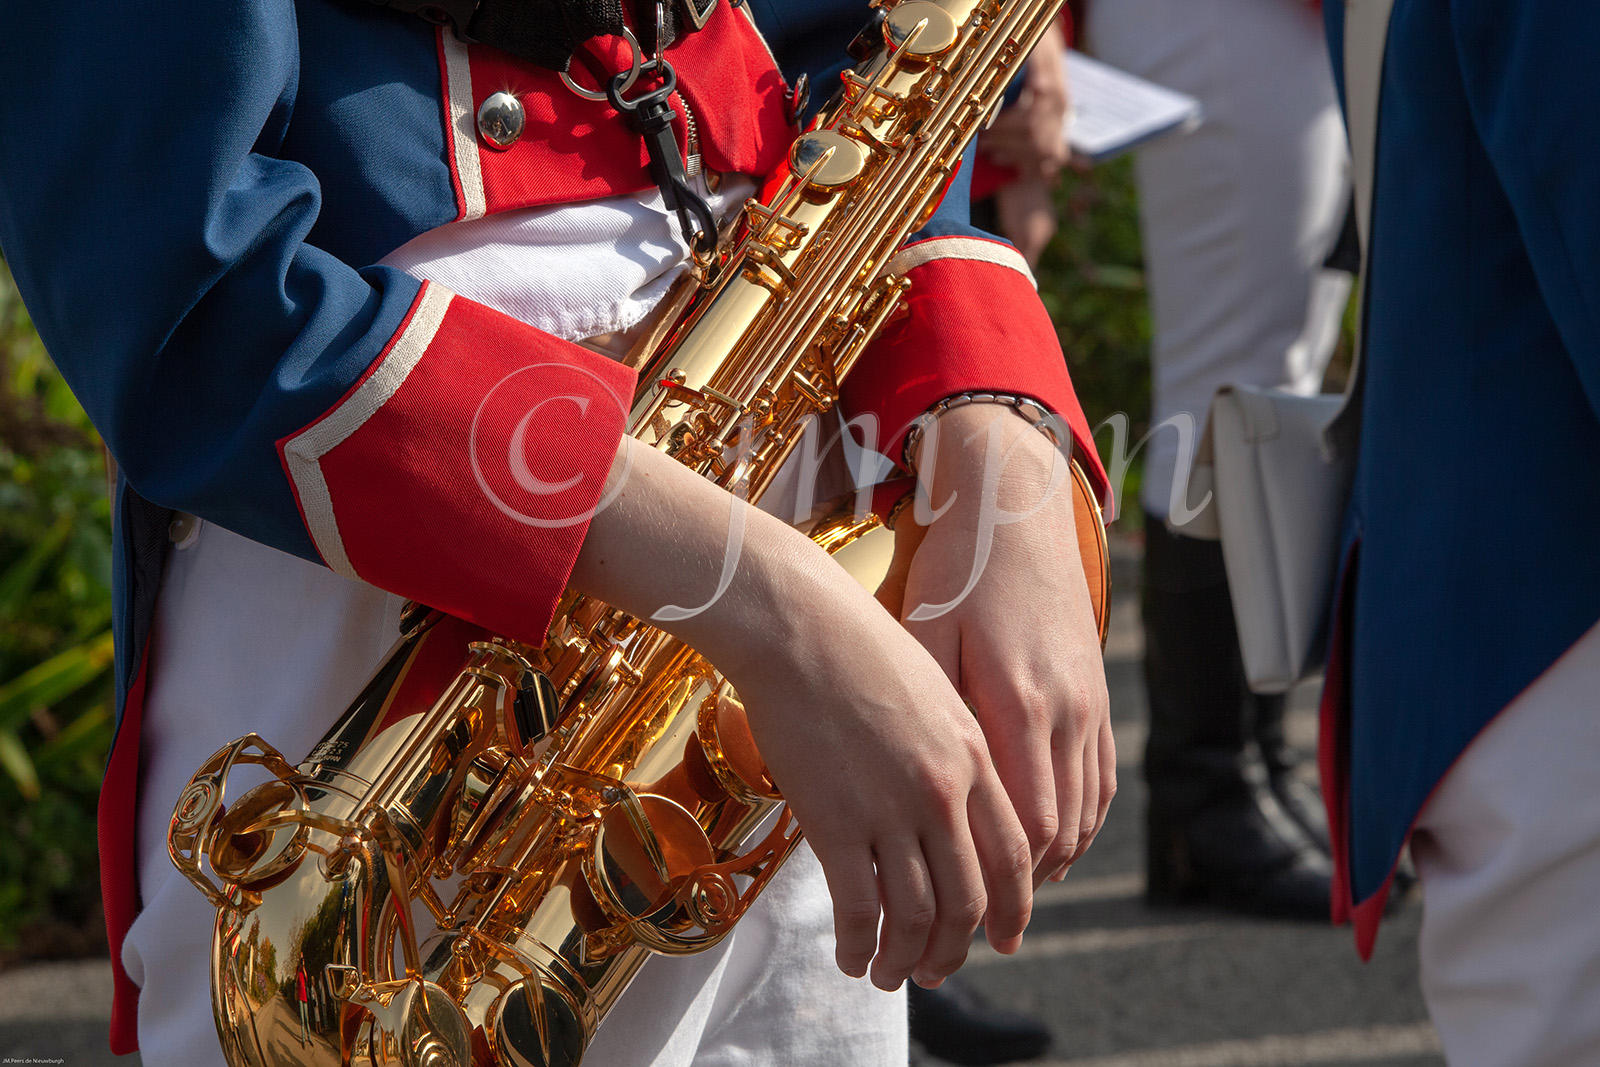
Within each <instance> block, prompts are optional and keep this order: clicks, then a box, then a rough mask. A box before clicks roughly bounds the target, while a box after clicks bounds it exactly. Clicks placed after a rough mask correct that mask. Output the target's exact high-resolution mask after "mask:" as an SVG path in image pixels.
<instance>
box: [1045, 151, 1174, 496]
mask: <svg viewBox="0 0 1600 1067" xmlns="http://www.w3.org/2000/svg"><path fill="white" fill-rule="evenodd" d="M1056 204H1057V208H1058V211H1057V217H1058V218H1059V220H1060V230H1059V231H1057V233H1056V237H1055V240H1053V241H1052V242H1051V243H1050V247H1049V248H1047V249H1046V250H1045V253H1044V256H1043V257H1042V258H1041V260H1040V262H1039V270H1038V277H1039V295H1040V296H1041V297H1042V298H1043V300H1044V305H1045V308H1046V309H1047V310H1048V311H1049V312H1050V317H1051V319H1052V320H1053V321H1054V322H1055V324H1056V333H1057V334H1058V335H1059V336H1060V338H1061V347H1062V349H1063V350H1064V351H1065V352H1066V354H1067V366H1068V367H1069V368H1070V369H1071V371H1072V383H1073V386H1074V387H1075V388H1076V390H1077V393H1078V400H1079V401H1080V402H1081V403H1082V404H1083V410H1084V413H1085V414H1086V415H1088V417H1089V426H1090V428H1091V429H1096V430H1097V433H1096V440H1097V441H1098V442H1099V445H1100V451H1101V454H1102V456H1107V452H1108V449H1109V448H1110V442H1111V432H1110V430H1109V429H1107V430H1105V431H1103V432H1101V431H1099V430H1098V427H1099V426H1100V425H1101V424H1102V422H1103V421H1104V420H1106V419H1107V418H1110V417H1112V416H1115V415H1116V414H1117V413H1119V412H1120V413H1123V414H1124V415H1125V417H1126V418H1127V420H1128V427H1129V430H1130V436H1129V440H1131V441H1137V440H1139V438H1140V437H1142V436H1143V435H1144V433H1145V431H1146V430H1148V429H1149V426H1150V316H1149V312H1148V311H1147V308H1146V295H1147V294H1146V292H1145V279H1144V251H1143V248H1142V246H1141V244H1140V240H1139V216H1138V208H1137V203H1136V193H1135V189H1134V181H1133V161H1132V158H1131V157H1124V158H1122V159H1119V160H1115V161H1113V162H1111V163H1109V164H1106V165H1105V166H1102V167H1098V168H1096V169H1095V170H1093V171H1090V172H1089V173H1087V174H1078V173H1075V172H1068V173H1067V174H1066V175H1065V176H1064V178H1063V180H1062V182H1061V185H1060V187H1059V189H1058V190H1057V193H1056ZM1138 474H1139V468H1138V466H1137V465H1135V467H1134V468H1133V469H1132V470H1131V471H1130V472H1129V475H1128V479H1127V483H1128V484H1126V485H1124V486H1123V487H1122V498H1123V500H1124V501H1125V502H1126V505H1127V511H1126V513H1125V515H1124V516H1123V517H1122V519H1123V524H1124V525H1129V524H1132V525H1137V524H1138V521H1139V520H1138V517H1137V510H1138V506H1137V501H1138V498H1139V492H1138V485H1137V482H1138Z"/></svg>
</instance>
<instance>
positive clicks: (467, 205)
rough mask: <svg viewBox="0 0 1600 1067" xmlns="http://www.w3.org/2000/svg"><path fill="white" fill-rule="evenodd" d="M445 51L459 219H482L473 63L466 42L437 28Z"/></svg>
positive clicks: (485, 202)
mask: <svg viewBox="0 0 1600 1067" xmlns="http://www.w3.org/2000/svg"><path fill="white" fill-rule="evenodd" d="M439 39H440V41H441V42H442V47H443V48H444V82H445V86H446V89H447V92H446V94H445V95H446V99H445V109H446V117H447V118H448V120H449V123H450V151H451V156H452V158H453V159H454V160H455V171H456V179H457V180H458V181H460V182H461V218H460V219H458V220H457V221H459V222H466V221H467V220H469V219H481V218H483V216H484V215H486V214H488V211H489V201H488V197H487V196H486V195H485V193H484V191H483V164H482V162H481V161H480V160H479V159H478V116H477V112H476V111H475V110H474V108H473V106H472V62H471V60H470V59H469V58H468V56H467V45H466V42H464V41H461V40H459V39H458V38H457V37H456V35H455V34H453V33H451V32H450V30H449V29H447V28H444V27H441V28H440V29H439Z"/></svg>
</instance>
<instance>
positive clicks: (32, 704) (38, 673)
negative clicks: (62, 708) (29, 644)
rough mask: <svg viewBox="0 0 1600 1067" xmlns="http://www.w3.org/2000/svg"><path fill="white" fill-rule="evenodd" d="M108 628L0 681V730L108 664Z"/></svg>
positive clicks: (90, 679)
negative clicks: (6, 680)
mask: <svg viewBox="0 0 1600 1067" xmlns="http://www.w3.org/2000/svg"><path fill="white" fill-rule="evenodd" d="M111 660H112V648H111V631H110V630H107V631H106V632H105V633H103V634H101V635H100V636H98V637H94V638H90V639H89V640H88V641H85V642H84V643H83V644H81V645H75V646H74V647H72V648H69V649H67V650H66V651H65V652H61V653H58V654H57V655H55V656H52V657H51V658H49V659H47V660H45V661H44V662H43V663H41V664H39V665H38V666H37V667H34V668H32V669H31V670H27V671H24V672H23V673H21V674H19V675H18V676H17V677H15V678H13V679H12V680H11V681H9V682H7V683H6V684H5V685H0V730H7V731H9V730H15V729H16V728H17V726H18V725H19V724H20V723H21V722H22V721H23V720H24V719H25V718H27V716H28V713H29V712H30V711H32V710H33V709H34V708H39V707H49V706H50V705H52V704H54V703H55V702H56V701H58V700H60V699H61V698H63V697H66V696H70V695H71V694H73V693H75V692H77V691H78V690H79V689H82V688H83V687H84V686H86V685H88V684H89V683H91V682H93V681H94V680H95V679H96V678H98V677H100V675H101V674H102V673H103V672H104V671H105V670H106V668H107V667H109V666H110V665H111Z"/></svg>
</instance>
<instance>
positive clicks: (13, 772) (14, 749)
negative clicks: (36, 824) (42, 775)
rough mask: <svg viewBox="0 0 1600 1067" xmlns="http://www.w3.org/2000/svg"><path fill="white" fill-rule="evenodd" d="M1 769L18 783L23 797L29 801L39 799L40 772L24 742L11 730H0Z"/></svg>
mask: <svg viewBox="0 0 1600 1067" xmlns="http://www.w3.org/2000/svg"><path fill="white" fill-rule="evenodd" d="M0 767H4V768H5V771H6V773H7V774H9V775H10V776H11V777H12V778H13V779H14V780H15V781H16V783H17V788H18V789H20V790H22V795H23V796H25V797H27V798H28V799H29V800H37V799H38V797H39V772H38V771H36V770H34V767H33V761H32V760H31V759H29V758H28V750H27V749H25V748H23V747H22V741H21V740H20V739H19V738H18V737H17V735H16V734H14V733H12V732H11V731H10V730H0Z"/></svg>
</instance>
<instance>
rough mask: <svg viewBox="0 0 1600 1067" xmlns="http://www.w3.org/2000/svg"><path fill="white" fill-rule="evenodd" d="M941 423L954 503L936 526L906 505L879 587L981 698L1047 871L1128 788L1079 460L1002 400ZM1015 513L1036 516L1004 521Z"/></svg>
mask: <svg viewBox="0 0 1600 1067" xmlns="http://www.w3.org/2000/svg"><path fill="white" fill-rule="evenodd" d="M930 436H931V437H932V438H933V439H932V440H926V439H925V441H924V446H925V447H923V448H922V449H921V452H922V456H921V457H920V459H919V460H918V465H919V469H920V470H921V471H923V473H924V474H925V475H928V474H931V481H932V492H931V502H932V504H933V506H934V507H935V508H944V507H945V506H946V505H947V504H948V509H947V510H944V511H943V512H942V514H940V515H939V517H938V518H937V519H934V520H933V521H932V522H931V524H929V525H927V526H926V527H924V526H921V525H919V523H918V522H917V514H916V510H917V509H915V508H910V507H908V508H906V509H904V510H903V511H902V512H901V518H900V521H899V523H898V524H897V526H896V551H895V555H896V560H895V564H894V566H893V568H892V569H891V572H890V577H889V580H887V581H886V582H885V585H884V588H883V589H881V590H880V591H879V599H880V601H882V602H883V603H884V604H885V606H886V607H888V608H889V609H890V610H891V611H893V612H894V613H896V614H897V615H899V616H900V617H901V618H902V619H904V620H905V625H906V627H907V629H909V630H910V632H911V633H913V634H914V635H915V636H916V637H917V638H918V640H920V641H921V642H922V644H923V645H924V646H925V647H927V649H928V650H929V651H930V652H932V653H933V655H934V658H936V659H937V660H938V661H939V663H940V665H941V666H942V667H943V668H944V670H945V673H946V674H947V675H948V676H949V677H950V679H951V680H952V681H953V682H954V683H955V685H956V688H957V689H958V690H959V691H960V692H961V694H962V695H963V696H964V697H965V698H966V699H967V700H968V701H970V702H971V704H972V706H973V708H974V710H975V712H976V714H977V718H978V721H979V723H980V724H981V725H982V727H983V731H984V734H985V736H986V737H987V738H988V741H989V748H990V752H991V753H992V755H993V757H994V762H995V767H996V768H997V769H998V770H999V772H1000V777H1001V780H1002V781H1004V782H1005V785H1006V789H1007V791H1008V792H1009V794H1010V796H1011V799H1012V802H1013V803H1014V804H1015V805H1016V809H1017V813H1018V815H1019V816H1020V817H1021V819H1022V825H1023V828H1024V830H1025V831H1026V833H1027V835H1028V840H1029V843H1030V845H1031V847H1032V851H1033V860H1034V880H1035V884H1036V885H1037V884H1038V883H1040V882H1042V881H1043V880H1044V879H1045V878H1047V877H1050V876H1052V875H1061V874H1064V873H1065V869H1066V866H1067V865H1069V864H1071V863H1072V862H1073V861H1075V860H1076V859H1077V858H1078V857H1079V856H1081V855H1082V854H1083V852H1084V850H1085V849H1086V848H1088V846H1089V843H1090V841H1091V840H1093V838H1094V835H1095V833H1096V832H1097V831H1098V830H1099V828H1100V826H1101V825H1102V823H1103V822H1104V819H1105V812H1106V807H1107V805H1108V804H1109V803H1110V802H1111V797H1112V795H1113V794H1114V793H1115V792H1116V788H1117V786H1116V752H1115V748H1114V746H1113V742H1112V735H1111V719H1110V710H1109V701H1108V698H1107V695H1106V684H1105V671H1104V665H1103V663H1102V659H1101V654H1100V641H1099V636H1098V632H1097V629H1096V626H1095V621H1094V615H1093V609H1092V606H1091V602H1090V600H1089V593H1088V586H1087V583H1086V582H1085V579H1084V574H1083V568H1082V564H1081V562H1080V557H1079V554H1078V544H1077V533H1076V527H1075V523H1074V519H1073V514H1072V486H1071V482H1070V480H1069V479H1070V475H1069V474H1068V473H1067V470H1066V461H1065V460H1064V459H1063V458H1062V457H1061V454H1060V453H1059V452H1058V451H1057V450H1056V449H1054V448H1053V447H1052V446H1051V445H1050V442H1049V440H1048V439H1047V438H1046V437H1045V436H1044V435H1043V434H1041V433H1040V432H1039V431H1038V430H1036V429H1035V428H1033V427H1032V426H1030V425H1029V424H1028V423H1027V421H1026V420H1024V419H1022V418H1021V417H1019V416H1018V415H1017V414H1016V413H1014V412H1012V411H1010V410H1008V409H1006V408H1004V407H1002V406H999V405H994V404H972V405H967V406H965V407H958V408H952V409H951V410H949V411H947V412H945V413H944V414H943V415H941V416H940V417H939V420H938V433H937V434H934V435H930ZM930 461H931V469H930ZM1007 513H1009V515H1011V516H1016V515H1026V516H1027V517H1025V518H1021V519H1020V520H1018V521H1014V522H1009V523H1005V524H997V523H996V521H995V520H996V518H999V519H1002V520H1003V519H1005V518H1007ZM923 517H927V515H926V514H924V516H923Z"/></svg>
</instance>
